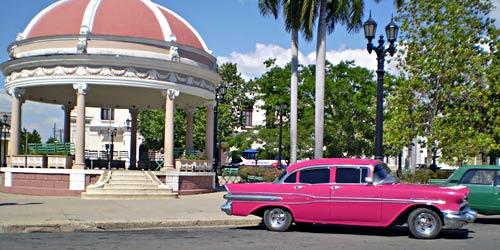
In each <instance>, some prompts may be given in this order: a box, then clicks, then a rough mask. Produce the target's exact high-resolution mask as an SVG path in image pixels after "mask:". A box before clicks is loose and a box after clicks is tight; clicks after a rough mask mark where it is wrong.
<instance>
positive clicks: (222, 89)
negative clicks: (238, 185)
mask: <svg viewBox="0 0 500 250" xmlns="http://www.w3.org/2000/svg"><path fill="white" fill-rule="evenodd" d="M226 91H227V85H226V84H224V83H222V84H220V85H219V86H218V87H217V89H216V90H215V107H214V165H213V169H214V173H215V183H216V184H218V183H219V182H218V180H217V168H218V167H219V162H220V159H219V157H220V148H221V143H220V142H219V138H218V137H219V130H218V128H217V124H218V120H217V119H218V112H219V110H218V109H219V103H223V102H224V101H225V100H224V96H225V95H226Z"/></svg>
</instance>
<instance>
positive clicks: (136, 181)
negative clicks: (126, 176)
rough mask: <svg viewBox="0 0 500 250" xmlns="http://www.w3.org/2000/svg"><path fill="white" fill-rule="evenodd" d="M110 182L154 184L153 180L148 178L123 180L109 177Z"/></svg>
mask: <svg viewBox="0 0 500 250" xmlns="http://www.w3.org/2000/svg"><path fill="white" fill-rule="evenodd" d="M108 184H123V185H141V184H144V185H147V184H154V182H153V181H151V180H150V179H147V180H145V179H144V180H143V179H140V180H135V179H134V180H122V179H109V181H108Z"/></svg>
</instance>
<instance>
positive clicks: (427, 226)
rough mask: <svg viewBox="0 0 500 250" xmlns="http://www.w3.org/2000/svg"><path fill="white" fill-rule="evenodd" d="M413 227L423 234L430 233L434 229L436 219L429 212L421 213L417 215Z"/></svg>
mask: <svg viewBox="0 0 500 250" xmlns="http://www.w3.org/2000/svg"><path fill="white" fill-rule="evenodd" d="M415 221H416V223H415V227H416V228H415V229H416V230H417V231H418V232H419V233H421V234H424V235H430V234H432V233H433V232H434V230H435V229H436V226H437V225H436V223H437V222H436V220H435V219H434V216H432V214H429V213H421V214H419V215H418V216H417V218H416V219H415Z"/></svg>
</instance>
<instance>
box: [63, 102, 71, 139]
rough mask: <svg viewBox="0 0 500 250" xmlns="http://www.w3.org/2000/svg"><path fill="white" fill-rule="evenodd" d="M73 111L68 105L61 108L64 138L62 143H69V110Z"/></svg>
mask: <svg viewBox="0 0 500 250" xmlns="http://www.w3.org/2000/svg"><path fill="white" fill-rule="evenodd" d="M72 109H73V107H72V106H70V105H64V106H62V110H64V138H63V142H65V143H69V142H70V141H71V110H72Z"/></svg>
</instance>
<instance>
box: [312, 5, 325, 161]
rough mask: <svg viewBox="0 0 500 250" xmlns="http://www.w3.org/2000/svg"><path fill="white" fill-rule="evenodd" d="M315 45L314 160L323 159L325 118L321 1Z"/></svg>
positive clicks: (323, 22)
mask: <svg viewBox="0 0 500 250" xmlns="http://www.w3.org/2000/svg"><path fill="white" fill-rule="evenodd" d="M317 39H318V40H317V44H316V91H315V92H316V95H315V99H316V105H315V107H314V117H315V119H314V158H315V159H319V158H322V157H323V124H324V119H325V118H324V116H325V59H326V0H321V5H320V12H319V24H318V36H317Z"/></svg>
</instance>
